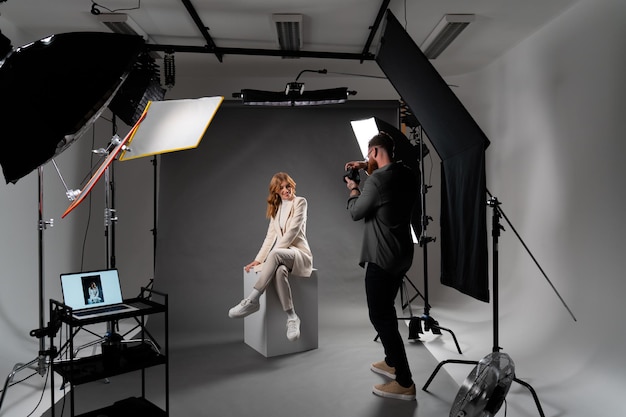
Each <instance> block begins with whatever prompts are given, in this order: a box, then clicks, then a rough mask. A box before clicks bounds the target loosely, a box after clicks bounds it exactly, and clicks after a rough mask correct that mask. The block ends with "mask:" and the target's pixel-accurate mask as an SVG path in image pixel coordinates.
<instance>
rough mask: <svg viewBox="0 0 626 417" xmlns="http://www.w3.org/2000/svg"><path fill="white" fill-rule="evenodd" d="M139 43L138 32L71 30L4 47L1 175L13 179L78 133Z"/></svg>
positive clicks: (0, 79)
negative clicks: (118, 32)
mask: <svg viewBox="0 0 626 417" xmlns="http://www.w3.org/2000/svg"><path fill="white" fill-rule="evenodd" d="M144 45H145V42H144V40H143V39H142V38H141V37H140V36H133V35H121V34H117V33H100V32H75V33H63V34H58V35H52V36H49V37H47V38H44V39H41V40H38V41H36V42H33V43H31V44H28V45H26V46H23V47H20V48H17V49H15V50H14V51H11V52H9V53H8V55H7V56H6V58H5V60H4V62H2V63H1V65H0V121H1V122H2V128H1V129H0V140H1V141H2V150H0V164H1V165H2V171H3V173H4V177H5V179H6V182H7V183H8V182H13V183H15V182H17V180H19V179H20V178H22V177H23V176H25V175H27V174H28V173H30V172H31V171H33V170H34V169H36V168H38V167H39V166H41V165H43V164H44V163H46V162H47V161H49V160H50V159H51V158H53V157H54V156H56V155H58V154H59V153H61V152H63V151H64V150H65V149H66V148H67V147H68V146H69V145H71V144H72V143H73V142H74V141H75V140H76V139H78V137H80V135H81V134H82V133H84V130H85V127H86V126H88V125H89V124H90V122H93V121H94V120H95V119H96V118H97V117H98V116H99V114H100V112H102V110H104V108H105V107H106V105H107V104H108V102H109V100H110V99H111V97H112V96H113V95H114V94H115V92H116V90H117V88H118V87H119V86H120V85H121V83H122V81H123V80H124V77H125V76H126V74H127V73H128V71H129V70H130V68H131V66H132V65H133V63H134V61H135V59H136V58H137V56H138V55H139V53H140V52H141V50H142V49H143V48H144Z"/></svg>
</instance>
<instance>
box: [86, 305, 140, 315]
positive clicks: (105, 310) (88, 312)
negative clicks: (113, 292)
mask: <svg viewBox="0 0 626 417" xmlns="http://www.w3.org/2000/svg"><path fill="white" fill-rule="evenodd" d="M127 308H128V307H126V306H123V305H117V306H109V307H102V308H95V309H93V310H85V311H76V312H74V315H75V316H78V317H82V316H90V315H92V314H102V313H110V312H112V311H118V310H125V309H127Z"/></svg>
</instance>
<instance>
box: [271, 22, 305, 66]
mask: <svg viewBox="0 0 626 417" xmlns="http://www.w3.org/2000/svg"><path fill="white" fill-rule="evenodd" d="M272 21H273V22H274V26H275V27H276V36H277V40H278V46H279V47H280V49H281V50H283V51H299V50H300V48H302V15H301V14H286V13H275V14H273V15H272ZM283 58H285V57H283Z"/></svg>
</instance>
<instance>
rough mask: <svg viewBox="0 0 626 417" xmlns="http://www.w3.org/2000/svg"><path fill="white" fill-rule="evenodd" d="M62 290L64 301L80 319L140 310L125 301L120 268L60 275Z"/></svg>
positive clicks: (75, 316)
mask: <svg viewBox="0 0 626 417" xmlns="http://www.w3.org/2000/svg"><path fill="white" fill-rule="evenodd" d="M61 290H62V291H63V303H65V305H67V306H69V307H71V308H72V315H73V316H74V318H77V319H87V318H94V317H101V316H107V315H111V314H117V313H121V312H125V311H131V310H137V307H134V306H131V305H128V304H125V303H124V302H123V298H122V287H121V285H120V278H119V274H118V271H117V269H105V270H101V271H91V272H73V273H65V274H61Z"/></svg>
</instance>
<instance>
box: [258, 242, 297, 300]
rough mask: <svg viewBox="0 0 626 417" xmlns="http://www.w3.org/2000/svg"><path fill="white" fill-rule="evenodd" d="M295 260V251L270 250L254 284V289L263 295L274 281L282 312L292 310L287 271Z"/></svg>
mask: <svg viewBox="0 0 626 417" xmlns="http://www.w3.org/2000/svg"><path fill="white" fill-rule="evenodd" d="M295 258H296V254H295V249H272V250H271V251H270V253H269V255H267V259H266V260H265V262H264V263H263V268H262V269H261V276H260V277H259V279H258V280H257V282H256V284H254V288H255V289H256V290H258V291H259V292H261V293H263V292H265V290H266V289H267V287H268V286H269V285H270V283H271V282H272V281H274V286H275V287H276V292H277V293H278V299H279V300H280V304H281V305H282V307H283V310H285V311H287V310H291V309H293V299H292V297H291V287H290V286H289V279H288V277H289V271H291V269H292V268H293V263H294V260H295Z"/></svg>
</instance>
